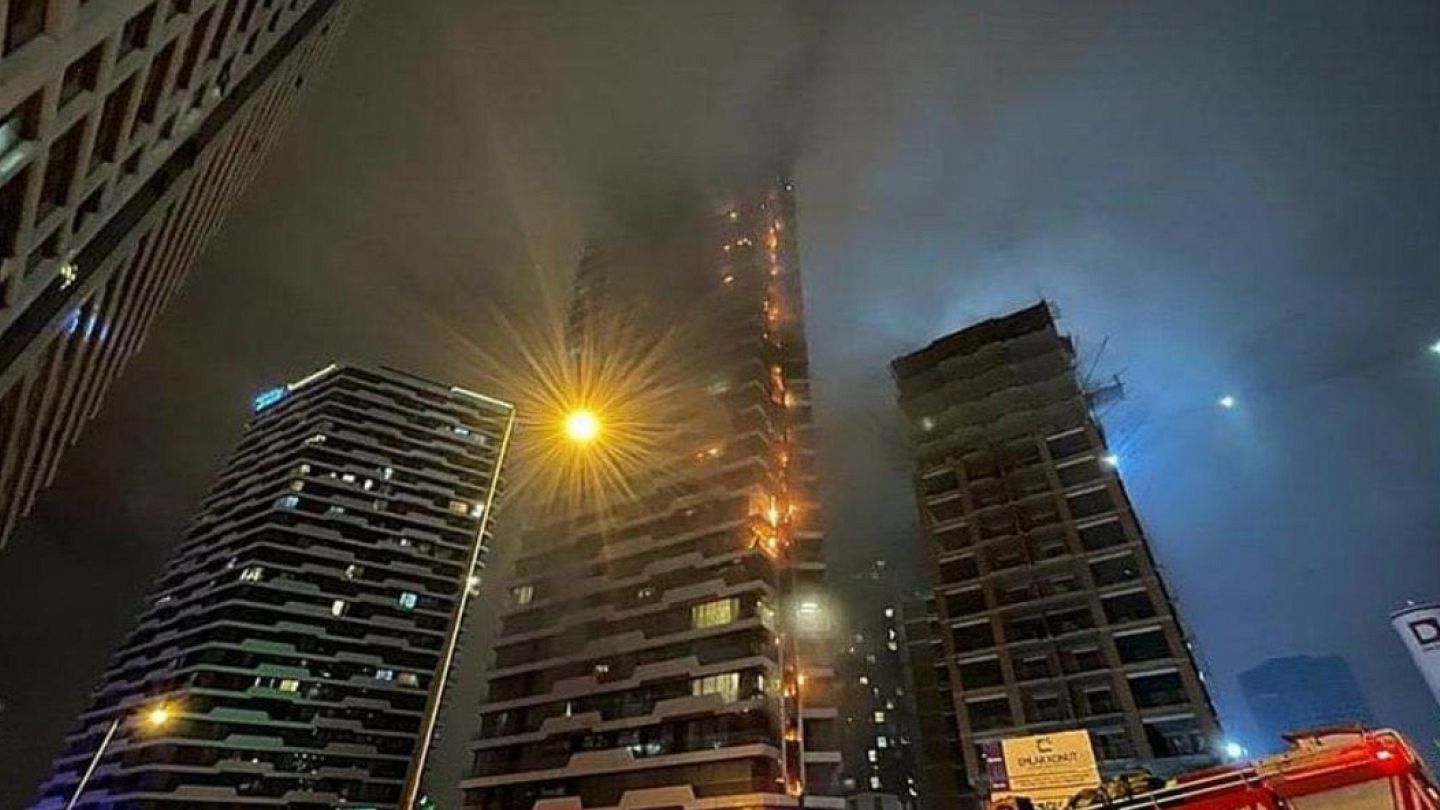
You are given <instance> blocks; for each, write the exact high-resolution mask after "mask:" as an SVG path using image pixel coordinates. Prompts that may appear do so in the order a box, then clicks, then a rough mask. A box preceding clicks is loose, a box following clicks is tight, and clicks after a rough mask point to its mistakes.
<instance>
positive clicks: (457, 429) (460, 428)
mask: <svg viewBox="0 0 1440 810" xmlns="http://www.w3.org/2000/svg"><path fill="white" fill-rule="evenodd" d="M450 432H451V433H454V434H455V435H456V436H469V435H470V428H467V427H465V426H464V425H455V426H454V427H452V428H450Z"/></svg>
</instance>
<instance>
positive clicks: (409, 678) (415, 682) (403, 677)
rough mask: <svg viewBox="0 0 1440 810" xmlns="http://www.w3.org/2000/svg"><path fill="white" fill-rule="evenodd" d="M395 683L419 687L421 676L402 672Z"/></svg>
mask: <svg viewBox="0 0 1440 810" xmlns="http://www.w3.org/2000/svg"><path fill="white" fill-rule="evenodd" d="M395 682H396V683H398V684H400V685H401V686H419V685H420V676H419V675H416V674H415V673H413V672H402V673H400V675H399V677H397V678H396V679H395Z"/></svg>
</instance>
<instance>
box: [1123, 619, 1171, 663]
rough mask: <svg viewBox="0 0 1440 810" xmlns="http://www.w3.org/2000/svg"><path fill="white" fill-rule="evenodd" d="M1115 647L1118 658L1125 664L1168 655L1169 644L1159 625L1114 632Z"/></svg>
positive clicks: (1167, 656) (1152, 659)
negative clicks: (1127, 631) (1133, 630)
mask: <svg viewBox="0 0 1440 810" xmlns="http://www.w3.org/2000/svg"><path fill="white" fill-rule="evenodd" d="M1115 648H1116V649H1117V650H1118V651H1119V652H1120V660H1121V661H1123V662H1125V663H1127V664H1134V663H1138V662H1140V661H1154V660H1155V659H1157V658H1169V657H1170V645H1169V644H1168V643H1167V642H1166V641H1165V631H1164V630H1162V629H1160V628H1159V627H1153V628H1147V629H1145V630H1140V631H1136V632H1130V633H1116V634H1115Z"/></svg>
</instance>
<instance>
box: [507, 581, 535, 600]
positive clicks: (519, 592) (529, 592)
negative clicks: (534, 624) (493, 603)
mask: <svg viewBox="0 0 1440 810" xmlns="http://www.w3.org/2000/svg"><path fill="white" fill-rule="evenodd" d="M510 597H511V598H512V599H514V600H515V604H517V605H528V604H530V603H531V602H534V601H535V586H534V585H516V586H515V587H513V588H511V589H510Z"/></svg>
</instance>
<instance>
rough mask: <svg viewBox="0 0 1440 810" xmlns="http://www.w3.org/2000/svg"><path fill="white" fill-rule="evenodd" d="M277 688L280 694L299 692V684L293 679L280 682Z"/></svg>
mask: <svg viewBox="0 0 1440 810" xmlns="http://www.w3.org/2000/svg"><path fill="white" fill-rule="evenodd" d="M279 688H280V691H281V692H299V691H300V682H299V681H297V680H295V679H294V678H286V679H284V680H282V681H281V682H280V687H279Z"/></svg>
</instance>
